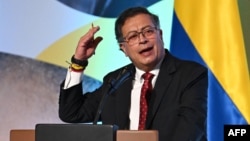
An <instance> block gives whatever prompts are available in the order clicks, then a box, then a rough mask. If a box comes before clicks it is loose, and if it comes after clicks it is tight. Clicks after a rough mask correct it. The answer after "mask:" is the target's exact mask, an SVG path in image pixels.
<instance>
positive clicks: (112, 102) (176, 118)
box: [59, 50, 208, 141]
mask: <svg viewBox="0 0 250 141" xmlns="http://www.w3.org/2000/svg"><path fill="white" fill-rule="evenodd" d="M126 67H128V68H129V69H132V70H135V67H134V66H133V65H132V64H129V65H127V66H126ZM121 70H122V68H121V69H118V70H116V71H113V72H111V73H109V74H107V75H106V76H105V77H104V79H103V85H102V86H101V87H100V88H99V89H97V90H96V91H94V92H93V93H86V94H84V95H83V94H82V85H81V84H79V85H77V86H73V87H71V88H69V89H66V90H63V89H62V87H63V85H64V84H62V85H61V91H60V99H59V116H60V118H61V120H63V121H65V122H70V123H76V122H92V121H93V120H94V117H95V115H96V111H97V109H98V104H99V103H100V100H101V97H102V95H103V92H106V91H107V90H106V88H107V87H108V85H109V84H108V81H109V80H110V79H111V78H116V77H117V76H118V74H119V72H120V71H121ZM134 73H135V71H133V76H134ZM133 78H134V77H131V78H129V79H128V80H126V81H125V82H124V83H123V84H122V85H120V86H119V88H118V89H117V90H116V91H114V93H112V94H111V95H109V96H108V98H107V101H106V102H105V104H104V108H103V111H102V114H101V118H100V120H101V121H102V122H103V124H112V125H113V124H116V125H118V126H119V129H129V111H130V98H131V96H130V94H131V89H132V81H133ZM207 87H208V76H207V69H206V68H205V67H203V66H201V65H199V64H197V63H194V62H190V61H183V60H179V59H177V58H175V57H174V56H172V55H171V54H170V53H169V52H168V51H167V50H166V56H165V58H164V60H163V62H162V65H161V67H160V71H159V76H158V78H157V80H156V83H155V87H154V90H153V93H152V95H151V98H150V102H149V111H148V116H147V121H146V128H147V129H156V130H158V131H159V141H195V140H199V141H203V140H207V137H206V118H207Z"/></svg>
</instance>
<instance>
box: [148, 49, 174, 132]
mask: <svg viewBox="0 0 250 141" xmlns="http://www.w3.org/2000/svg"><path fill="white" fill-rule="evenodd" d="M171 59H172V58H171V56H170V54H169V53H168V52H166V56H165V58H164V60H163V62H162V65H161V67H160V71H159V75H158V77H157V80H156V83H155V87H154V89H153V92H152V96H151V99H150V103H149V109H148V110H149V111H148V117H147V122H146V128H147V127H149V126H150V124H151V122H152V120H153V118H154V116H155V114H156V112H157V110H158V107H159V106H160V104H161V102H162V99H163V97H164V96H165V95H166V94H167V92H166V91H167V89H168V86H169V84H170V83H171V80H172V75H171V74H172V73H173V72H174V71H175V70H176V68H175V65H174V63H173V61H170V60H171Z"/></svg>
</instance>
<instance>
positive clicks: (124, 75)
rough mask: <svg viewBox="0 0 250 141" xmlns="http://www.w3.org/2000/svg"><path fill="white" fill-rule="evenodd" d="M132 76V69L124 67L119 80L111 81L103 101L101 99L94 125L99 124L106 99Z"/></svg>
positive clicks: (118, 77)
mask: <svg viewBox="0 0 250 141" xmlns="http://www.w3.org/2000/svg"><path fill="white" fill-rule="evenodd" d="M131 76H132V71H131V70H130V69H128V67H124V68H123V69H122V70H121V71H120V73H119V74H118V76H117V78H116V79H112V80H110V81H109V82H108V83H109V86H108V88H107V89H105V90H104V91H103V93H104V94H103V96H102V99H101V102H100V104H99V107H98V109H97V113H96V116H95V119H94V121H93V124H94V125H96V124H97V121H98V119H99V118H100V115H101V113H102V110H103V106H104V104H105V102H106V99H107V97H108V96H109V95H110V94H112V93H113V92H114V91H115V90H117V88H118V87H119V86H120V85H121V84H123V82H125V81H126V80H127V79H128V78H130V77H131Z"/></svg>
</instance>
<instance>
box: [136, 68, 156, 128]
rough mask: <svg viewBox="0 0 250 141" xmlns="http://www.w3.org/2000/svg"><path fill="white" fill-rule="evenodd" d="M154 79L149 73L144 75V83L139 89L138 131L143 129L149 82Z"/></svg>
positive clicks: (149, 90)
mask: <svg viewBox="0 0 250 141" xmlns="http://www.w3.org/2000/svg"><path fill="white" fill-rule="evenodd" d="M153 77H154V75H153V74H151V73H148V72H147V73H144V74H143V75H142V78H143V79H144V83H143V85H142V88H141V97H140V118H139V127H138V130H143V129H145V124H146V117H147V112H148V102H147V99H146V97H147V95H148V94H150V93H151V91H152V83H151V80H152V78H153Z"/></svg>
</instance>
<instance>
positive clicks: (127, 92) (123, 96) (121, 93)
mask: <svg viewBox="0 0 250 141" xmlns="http://www.w3.org/2000/svg"><path fill="white" fill-rule="evenodd" d="M134 75H135V74H134V72H133V74H132V77H130V78H129V79H128V80H126V81H125V82H124V83H123V84H122V85H121V87H120V88H119V89H118V91H117V92H116V97H117V98H116V101H115V105H116V123H117V124H118V125H119V128H121V129H128V128H129V111H130V103H131V90H132V82H133V79H134Z"/></svg>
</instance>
